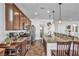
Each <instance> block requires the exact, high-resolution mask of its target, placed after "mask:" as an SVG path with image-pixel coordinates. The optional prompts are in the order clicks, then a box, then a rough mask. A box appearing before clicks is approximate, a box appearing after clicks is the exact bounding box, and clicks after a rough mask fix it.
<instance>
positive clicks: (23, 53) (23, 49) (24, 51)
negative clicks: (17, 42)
mask: <svg viewBox="0 0 79 59" xmlns="http://www.w3.org/2000/svg"><path fill="white" fill-rule="evenodd" d="M26 51H27V50H26V40H24V41H23V42H22V53H21V55H22V56H24V55H25V54H26Z"/></svg>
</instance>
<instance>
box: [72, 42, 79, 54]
mask: <svg viewBox="0 0 79 59" xmlns="http://www.w3.org/2000/svg"><path fill="white" fill-rule="evenodd" d="M72 56H79V41H73V51H72Z"/></svg>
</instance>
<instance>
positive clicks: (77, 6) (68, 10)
mask: <svg viewBox="0 0 79 59" xmlns="http://www.w3.org/2000/svg"><path fill="white" fill-rule="evenodd" d="M16 5H17V6H18V7H19V8H20V9H21V10H22V11H23V12H24V14H25V15H27V16H28V17H29V18H31V19H49V15H52V16H51V17H50V18H51V19H52V18H53V14H52V13H47V11H53V10H55V13H54V19H55V20H58V18H59V5H58V3H16ZM35 13H36V14H37V15H35ZM61 16H62V20H68V21H69V20H76V21H78V20H79V3H62V5H61Z"/></svg>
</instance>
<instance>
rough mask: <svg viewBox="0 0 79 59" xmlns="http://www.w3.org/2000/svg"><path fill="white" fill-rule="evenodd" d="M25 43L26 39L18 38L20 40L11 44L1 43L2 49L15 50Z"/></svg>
mask: <svg viewBox="0 0 79 59" xmlns="http://www.w3.org/2000/svg"><path fill="white" fill-rule="evenodd" d="M23 41H25V37H20V38H18V40H16V41H12V42H11V44H5V43H1V44H0V48H13V49H14V48H16V47H17V46H19V45H20V44H21V43H22V42H23Z"/></svg>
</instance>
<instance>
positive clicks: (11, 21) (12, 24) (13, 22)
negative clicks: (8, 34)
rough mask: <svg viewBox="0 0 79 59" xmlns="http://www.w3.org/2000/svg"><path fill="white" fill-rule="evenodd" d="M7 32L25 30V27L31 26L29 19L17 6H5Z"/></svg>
mask: <svg viewBox="0 0 79 59" xmlns="http://www.w3.org/2000/svg"><path fill="white" fill-rule="evenodd" d="M5 16H6V18H5V26H6V30H24V26H25V25H26V24H27V25H31V21H30V20H29V18H28V17H27V16H26V15H24V14H23V12H22V11H21V10H20V9H19V8H18V7H17V6H16V5H15V4H9V3H6V4H5Z"/></svg>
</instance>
